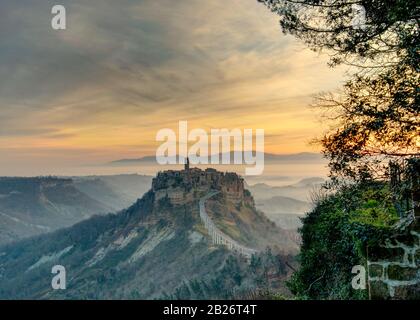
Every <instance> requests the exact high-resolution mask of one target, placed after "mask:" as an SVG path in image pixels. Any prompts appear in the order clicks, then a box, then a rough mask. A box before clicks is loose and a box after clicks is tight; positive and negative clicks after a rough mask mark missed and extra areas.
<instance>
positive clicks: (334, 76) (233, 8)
mask: <svg viewBox="0 0 420 320" xmlns="http://www.w3.org/2000/svg"><path fill="white" fill-rule="evenodd" d="M55 4H57V1H56V0H55V1H49V0H19V1H16V0H0V79H1V81H0V175H21V174H25V175H37V174H46V173H48V172H51V173H57V172H60V170H64V168H66V167H75V166H89V165H95V164H103V163H107V162H109V161H112V160H117V159H121V158H138V157H142V156H146V155H153V154H155V152H156V148H157V147H158V145H159V144H160V142H156V141H155V136H156V133H157V131H158V130H160V129H163V128H172V129H174V130H176V129H177V127H178V121H181V120H187V121H188V126H189V128H191V129H194V128H202V129H204V130H210V129H211V128H228V129H233V128H240V129H244V128H249V129H254V130H255V129H257V128H262V129H264V130H265V151H266V152H270V153H279V154H283V153H297V152H303V151H316V150H317V147H314V146H312V145H310V144H309V142H310V141H311V140H312V139H313V138H314V137H316V136H319V135H320V134H321V133H322V131H323V130H325V129H326V128H327V127H326V126H325V124H323V123H322V122H321V120H320V118H319V116H318V113H317V112H316V111H314V109H312V108H310V107H309V104H310V103H311V102H312V99H313V96H314V95H316V94H318V93H320V92H325V91H333V90H336V89H337V88H339V87H340V86H341V85H342V83H343V81H344V78H345V76H344V71H343V70H341V69H330V68H329V67H328V66H327V60H328V56H327V55H326V54H318V53H314V52H311V51H309V50H308V49H307V48H306V47H305V46H304V45H303V44H302V43H300V42H299V41H298V40H296V39H294V38H293V37H291V36H285V35H284V34H283V33H282V32H281V30H280V27H279V23H278V17H277V16H276V15H275V14H273V13H271V12H270V11H269V10H268V9H267V8H266V7H265V6H264V5H262V4H260V3H258V2H257V0H229V1H226V0H211V1H210V0H209V1H202V0H176V1H174V0H137V1H134V0H119V1H115V0H89V1H87V0H84V1H82V0H68V1H67V0H61V1H60V4H62V5H64V6H65V8H66V10H67V29H66V30H53V29H52V28H51V19H52V17H53V15H52V14H51V8H52V6H53V5H55ZM63 172H64V171H63Z"/></svg>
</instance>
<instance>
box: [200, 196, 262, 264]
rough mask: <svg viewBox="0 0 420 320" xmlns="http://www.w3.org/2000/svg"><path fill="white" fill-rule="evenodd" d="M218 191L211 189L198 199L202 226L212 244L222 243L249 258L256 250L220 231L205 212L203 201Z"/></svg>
mask: <svg viewBox="0 0 420 320" xmlns="http://www.w3.org/2000/svg"><path fill="white" fill-rule="evenodd" d="M218 193H219V191H213V192H210V193H208V194H207V195H205V196H204V197H202V198H201V199H200V218H201V221H202V222H203V223H204V227H205V228H206V230H207V232H208V233H209V235H210V237H211V239H212V241H213V244H217V245H224V246H226V247H227V248H228V249H229V250H232V251H236V252H238V253H240V254H243V255H244V256H246V257H247V258H250V257H251V256H252V255H253V254H255V253H257V251H256V250H254V249H251V248H247V247H245V246H243V245H241V244H239V243H238V242H237V241H235V240H233V239H232V238H231V237H229V236H228V235H227V234H225V233H223V232H222V231H220V229H219V228H218V227H217V226H216V225H215V224H214V222H213V221H212V220H211V218H210V217H209V216H208V214H207V212H206V207H205V202H206V201H207V200H208V199H209V198H211V197H213V196H214V195H216V194H218Z"/></svg>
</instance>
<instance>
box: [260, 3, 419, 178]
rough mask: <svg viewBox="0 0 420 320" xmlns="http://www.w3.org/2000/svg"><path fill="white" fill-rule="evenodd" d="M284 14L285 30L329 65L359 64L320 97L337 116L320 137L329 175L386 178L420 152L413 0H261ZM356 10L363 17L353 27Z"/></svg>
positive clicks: (416, 17) (330, 114)
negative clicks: (324, 56) (393, 165)
mask: <svg viewBox="0 0 420 320" xmlns="http://www.w3.org/2000/svg"><path fill="white" fill-rule="evenodd" d="M259 1H260V2H263V3H264V4H266V5H267V6H268V7H269V8H270V9H271V10H272V11H273V12H275V13H277V14H278V15H279V16H280V24H281V27H282V29H283V32H285V33H288V34H292V35H294V36H296V37H297V38H299V39H301V40H303V41H304V42H305V43H306V44H307V45H308V46H309V47H310V48H311V49H313V50H316V51H321V50H326V51H327V52H328V53H329V54H330V55H331V60H330V65H331V66H335V65H337V64H340V63H346V64H350V65H352V66H356V67H357V68H356V73H355V75H354V76H353V78H351V79H350V80H349V81H348V82H347V83H346V85H345V86H344V88H343V90H342V91H341V92H340V93H336V94H325V95H322V96H320V97H319V98H318V100H317V103H316V106H318V107H321V108H324V109H325V111H326V112H325V113H324V114H325V115H326V116H327V118H328V119H330V120H331V121H332V126H331V128H330V130H329V131H328V132H327V133H326V134H325V135H324V136H323V137H322V138H321V139H319V142H320V143H321V145H322V147H323V153H324V155H325V156H326V158H327V159H329V164H330V169H331V176H332V177H333V178H337V177H350V178H353V179H356V180H366V179H370V178H376V177H378V176H379V177H383V176H384V175H385V174H386V173H387V170H386V168H387V167H388V166H389V163H391V162H392V163H398V165H399V166H400V167H401V168H403V169H404V165H405V164H406V163H407V161H406V160H407V159H413V158H414V159H418V158H419V155H420V138H419V137H420V126H419V125H420V116H419V87H420V81H419V73H418V71H419V17H420V9H419V6H418V5H417V1H414V0H369V1H357V0H259ZM355 6H356V9H357V8H359V9H362V10H361V12H362V15H363V17H362V19H361V20H362V22H360V21H359V22H358V23H359V24H357V25H355V23H354V20H355V15H357V14H360V12H359V13H357V12H356V10H355Z"/></svg>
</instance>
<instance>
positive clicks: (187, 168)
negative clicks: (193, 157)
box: [184, 157, 190, 171]
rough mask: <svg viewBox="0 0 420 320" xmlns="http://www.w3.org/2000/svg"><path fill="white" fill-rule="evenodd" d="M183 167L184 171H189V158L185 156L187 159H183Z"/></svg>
mask: <svg viewBox="0 0 420 320" xmlns="http://www.w3.org/2000/svg"><path fill="white" fill-rule="evenodd" d="M184 169H185V170H186V171H190V159H189V158H188V157H187V160H186V161H185V165H184Z"/></svg>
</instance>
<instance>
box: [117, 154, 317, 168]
mask: <svg viewBox="0 0 420 320" xmlns="http://www.w3.org/2000/svg"><path fill="white" fill-rule="evenodd" d="M227 154H228V155H229V157H230V159H231V161H232V163H233V159H234V157H235V156H237V155H239V154H241V155H243V152H239V151H231V152H229V153H219V154H218V158H219V159H222V157H223V156H226V155H227ZM168 159H169V160H170V161H171V162H178V163H184V162H185V157H183V156H180V155H177V156H175V157H168ZM207 160H208V163H211V161H210V160H211V159H210V156H209V157H208V158H207ZM264 161H266V162H293V163H296V162H311V163H313V162H322V161H323V158H322V156H321V154H319V153H312V152H301V153H295V154H273V153H264ZM142 163H153V164H156V163H157V162H156V156H155V155H152V156H145V157H141V158H134V159H118V160H114V161H111V162H110V163H109V164H110V165H115V166H120V165H121V166H127V165H138V164H142Z"/></svg>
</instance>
